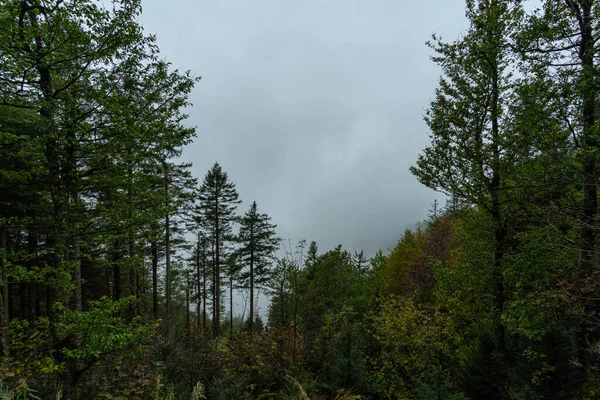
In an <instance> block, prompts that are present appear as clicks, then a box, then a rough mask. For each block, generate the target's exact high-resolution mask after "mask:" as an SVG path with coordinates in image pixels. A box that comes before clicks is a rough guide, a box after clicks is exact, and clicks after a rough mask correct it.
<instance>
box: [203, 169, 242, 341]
mask: <svg viewBox="0 0 600 400" xmlns="http://www.w3.org/2000/svg"><path fill="white" fill-rule="evenodd" d="M239 203H240V200H238V193H237V191H236V189H235V184H234V183H233V182H230V181H229V177H228V176H227V173H226V172H225V171H223V168H222V167H221V165H220V164H219V163H218V162H216V163H215V164H214V165H213V166H212V168H211V169H210V170H209V171H208V173H207V174H206V176H205V177H204V181H203V182H202V186H201V187H200V195H199V213H200V215H201V221H202V223H203V225H204V229H205V231H206V232H207V235H208V236H209V237H210V239H211V242H212V247H213V249H214V250H213V274H212V275H213V276H212V294H213V299H212V301H213V304H212V306H213V334H214V335H215V336H217V335H218V334H219V331H220V323H221V317H220V315H221V265H222V263H223V262H224V261H225V260H226V259H227V256H228V254H229V253H230V243H231V242H232V240H233V237H232V232H233V231H232V228H233V223H234V222H235V221H236V215H235V210H236V208H237V205H238V204H239Z"/></svg>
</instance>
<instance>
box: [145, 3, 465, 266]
mask: <svg viewBox="0 0 600 400" xmlns="http://www.w3.org/2000/svg"><path fill="white" fill-rule="evenodd" d="M463 9H464V1H463V0H437V1H427V2H406V1H399V0H393V1H392V0H388V1H385V0H369V1H366V0H362V1H358V0H356V1H346V0H329V1H327V0H322V1H317V0H305V1H285V0H235V1H234V0H230V1H220V0H211V1H192V0H185V1H175V0H171V1H168V2H166V1H162V0H146V1H145V3H144V15H143V17H142V21H141V22H142V24H143V25H144V26H145V29H146V30H147V31H148V32H151V33H155V34H156V35H157V37H158V41H159V45H160V47H161V50H162V53H163V54H164V55H165V57H166V58H167V59H168V60H169V61H171V62H173V64H174V66H175V67H177V68H179V69H182V70H184V69H191V70H192V71H193V72H194V74H196V75H202V76H203V80H202V81H201V82H200V83H199V84H198V86H197V87H196V89H195V90H194V92H193V94H192V98H191V100H192V102H193V103H194V107H193V108H191V109H190V110H189V112H190V120H189V123H190V124H191V125H195V126H197V128H198V138H197V139H196V141H195V142H194V143H193V144H192V145H190V146H189V147H188V148H187V149H186V150H185V152H184V157H185V158H186V160H190V161H192V162H193V163H194V173H195V175H196V176H197V177H199V178H202V177H203V176H204V174H205V173H206V171H207V170H208V168H209V167H210V166H211V165H212V163H213V162H214V161H219V162H220V163H221V164H222V165H223V167H224V169H225V170H226V171H227V172H228V173H229V175H230V177H231V179H232V180H233V181H234V182H235V183H236V185H237V187H238V190H239V192H240V195H241V198H242V199H243V200H244V204H242V206H241V211H242V212H243V211H245V210H246V208H247V207H248V205H249V204H250V203H251V202H252V201H254V200H256V201H257V203H258V206H259V208H260V209H261V210H262V211H263V212H267V213H269V214H270V215H272V217H273V219H274V221H275V222H276V223H277V224H278V225H279V228H278V230H279V234H280V235H281V236H283V237H289V238H291V239H292V240H298V239H301V238H306V239H307V240H317V242H318V243H319V245H320V248H321V249H322V250H326V249H328V248H331V247H333V246H335V245H336V244H338V243H342V244H344V246H346V247H348V248H349V249H350V250H354V249H364V250H365V251H366V252H367V253H368V254H373V253H374V252H375V251H376V250H377V249H379V248H383V249H385V248H387V247H390V246H392V245H393V244H394V243H395V242H396V240H397V239H398V237H399V235H400V234H401V233H402V232H403V230H404V229H405V228H406V227H407V226H409V225H411V224H413V223H414V222H416V221H418V220H421V219H423V218H424V217H425V215H426V212H427V209H428V208H429V207H430V204H431V202H432V201H433V199H434V198H438V199H441V196H440V195H437V194H435V193H433V192H432V191H430V190H428V189H426V188H424V187H422V186H421V185H420V184H419V183H418V182H417V181H416V179H415V178H414V177H413V176H411V175H410V173H409V171H408V167H409V166H410V165H411V164H412V163H414V161H415V160H416V156H417V154H418V152H419V151H420V150H421V149H422V148H423V147H424V146H425V144H426V142H427V127H426V125H425V124H424V122H423V120H422V114H423V112H424V109H425V108H426V107H427V105H428V102H429V99H430V98H431V97H432V96H433V93H434V89H435V87H436V85H437V80H438V74H439V70H438V68H437V67H436V66H435V65H434V64H433V63H432V62H431V61H430V60H429V56H430V50H429V49H428V48H427V47H426V46H425V41H426V40H428V39H429V38H430V36H431V33H433V32H437V33H440V34H441V35H442V36H444V37H446V38H449V39H450V38H453V37H457V36H458V35H459V34H460V32H461V31H462V30H463V29H464V28H465V24H464V21H465V20H464V16H463Z"/></svg>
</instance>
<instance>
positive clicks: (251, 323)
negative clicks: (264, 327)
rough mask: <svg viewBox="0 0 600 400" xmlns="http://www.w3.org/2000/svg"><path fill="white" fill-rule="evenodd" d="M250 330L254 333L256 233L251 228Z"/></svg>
mask: <svg viewBox="0 0 600 400" xmlns="http://www.w3.org/2000/svg"><path fill="white" fill-rule="evenodd" d="M248 330H249V331H250V333H254V231H253V226H251V227H250V316H249V319H248Z"/></svg>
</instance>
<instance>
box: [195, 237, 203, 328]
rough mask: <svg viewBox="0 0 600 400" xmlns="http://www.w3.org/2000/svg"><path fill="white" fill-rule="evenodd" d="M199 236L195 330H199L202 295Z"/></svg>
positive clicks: (198, 244)
mask: <svg viewBox="0 0 600 400" xmlns="http://www.w3.org/2000/svg"><path fill="white" fill-rule="evenodd" d="M200 274H201V269H200V234H198V242H197V243H196V330H200V312H201V311H202V310H201V309H200V306H201V304H200V303H201V299H202V293H201V288H200V280H201V277H200Z"/></svg>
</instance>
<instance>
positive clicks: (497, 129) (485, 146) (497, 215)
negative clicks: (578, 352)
mask: <svg viewBox="0 0 600 400" xmlns="http://www.w3.org/2000/svg"><path fill="white" fill-rule="evenodd" d="M520 15H521V8H520V4H519V2H512V1H505V0H480V1H468V2H467V10H466V16H467V18H468V20H469V23H470V26H469V29H468V31H467V33H466V34H465V35H464V37H462V38H461V39H459V40H456V41H454V42H452V43H444V42H442V41H441V40H438V39H437V38H436V37H435V35H434V40H435V44H430V46H431V47H433V49H434V50H435V51H436V52H437V53H438V55H437V56H435V57H433V60H434V61H435V62H437V63H438V64H439V65H440V66H441V67H442V71H443V75H444V76H443V77H442V78H441V79H440V83H439V87H438V89H437V90H436V97H435V100H434V101H433V102H432V103H431V106H430V108H429V110H428V111H427V114H426V117H425V121H426V122H427V124H428V126H429V128H430V130H431V134H430V139H431V144H430V145H429V146H428V147H426V148H425V150H424V152H423V154H421V155H420V156H419V158H418V160H417V164H416V166H413V167H411V172H412V173H413V174H414V175H416V176H417V178H418V179H419V181H420V182H421V183H423V184H425V185H426V186H428V187H430V188H433V189H435V190H439V191H441V192H443V193H445V194H447V195H450V196H456V197H458V198H459V199H464V200H467V201H468V202H469V203H471V204H477V205H479V206H481V207H483V208H484V209H485V210H486V211H487V212H488V213H489V214H490V216H491V217H492V219H493V221H494V223H493V230H494V237H495V239H494V240H495V256H494V263H493V269H494V276H495V278H494V279H495V284H496V287H495V290H494V298H495V313H496V338H495V345H496V352H497V354H503V353H505V351H506V346H505V337H504V336H505V335H504V328H503V326H502V323H501V314H502V311H503V309H504V302H505V298H506V293H505V288H504V284H503V276H502V270H501V263H502V257H503V256H504V254H505V251H506V235H507V228H506V218H507V217H506V215H505V214H504V204H505V203H506V202H507V201H508V200H509V193H510V191H509V188H510V184H509V182H508V181H507V177H509V176H510V175H511V168H512V167H513V165H514V160H515V157H516V156H517V155H518V154H520V153H519V152H523V150H522V149H515V147H514V145H513V132H511V130H510V126H511V125H510V124H509V123H508V121H509V118H510V115H508V112H507V104H508V103H509V102H510V97H511V95H512V87H513V81H512V79H511V66H512V64H511V60H512V53H511V52H510V44H511V34H512V33H513V32H514V30H515V29H516V24H517V22H518V20H519V16H520Z"/></svg>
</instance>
